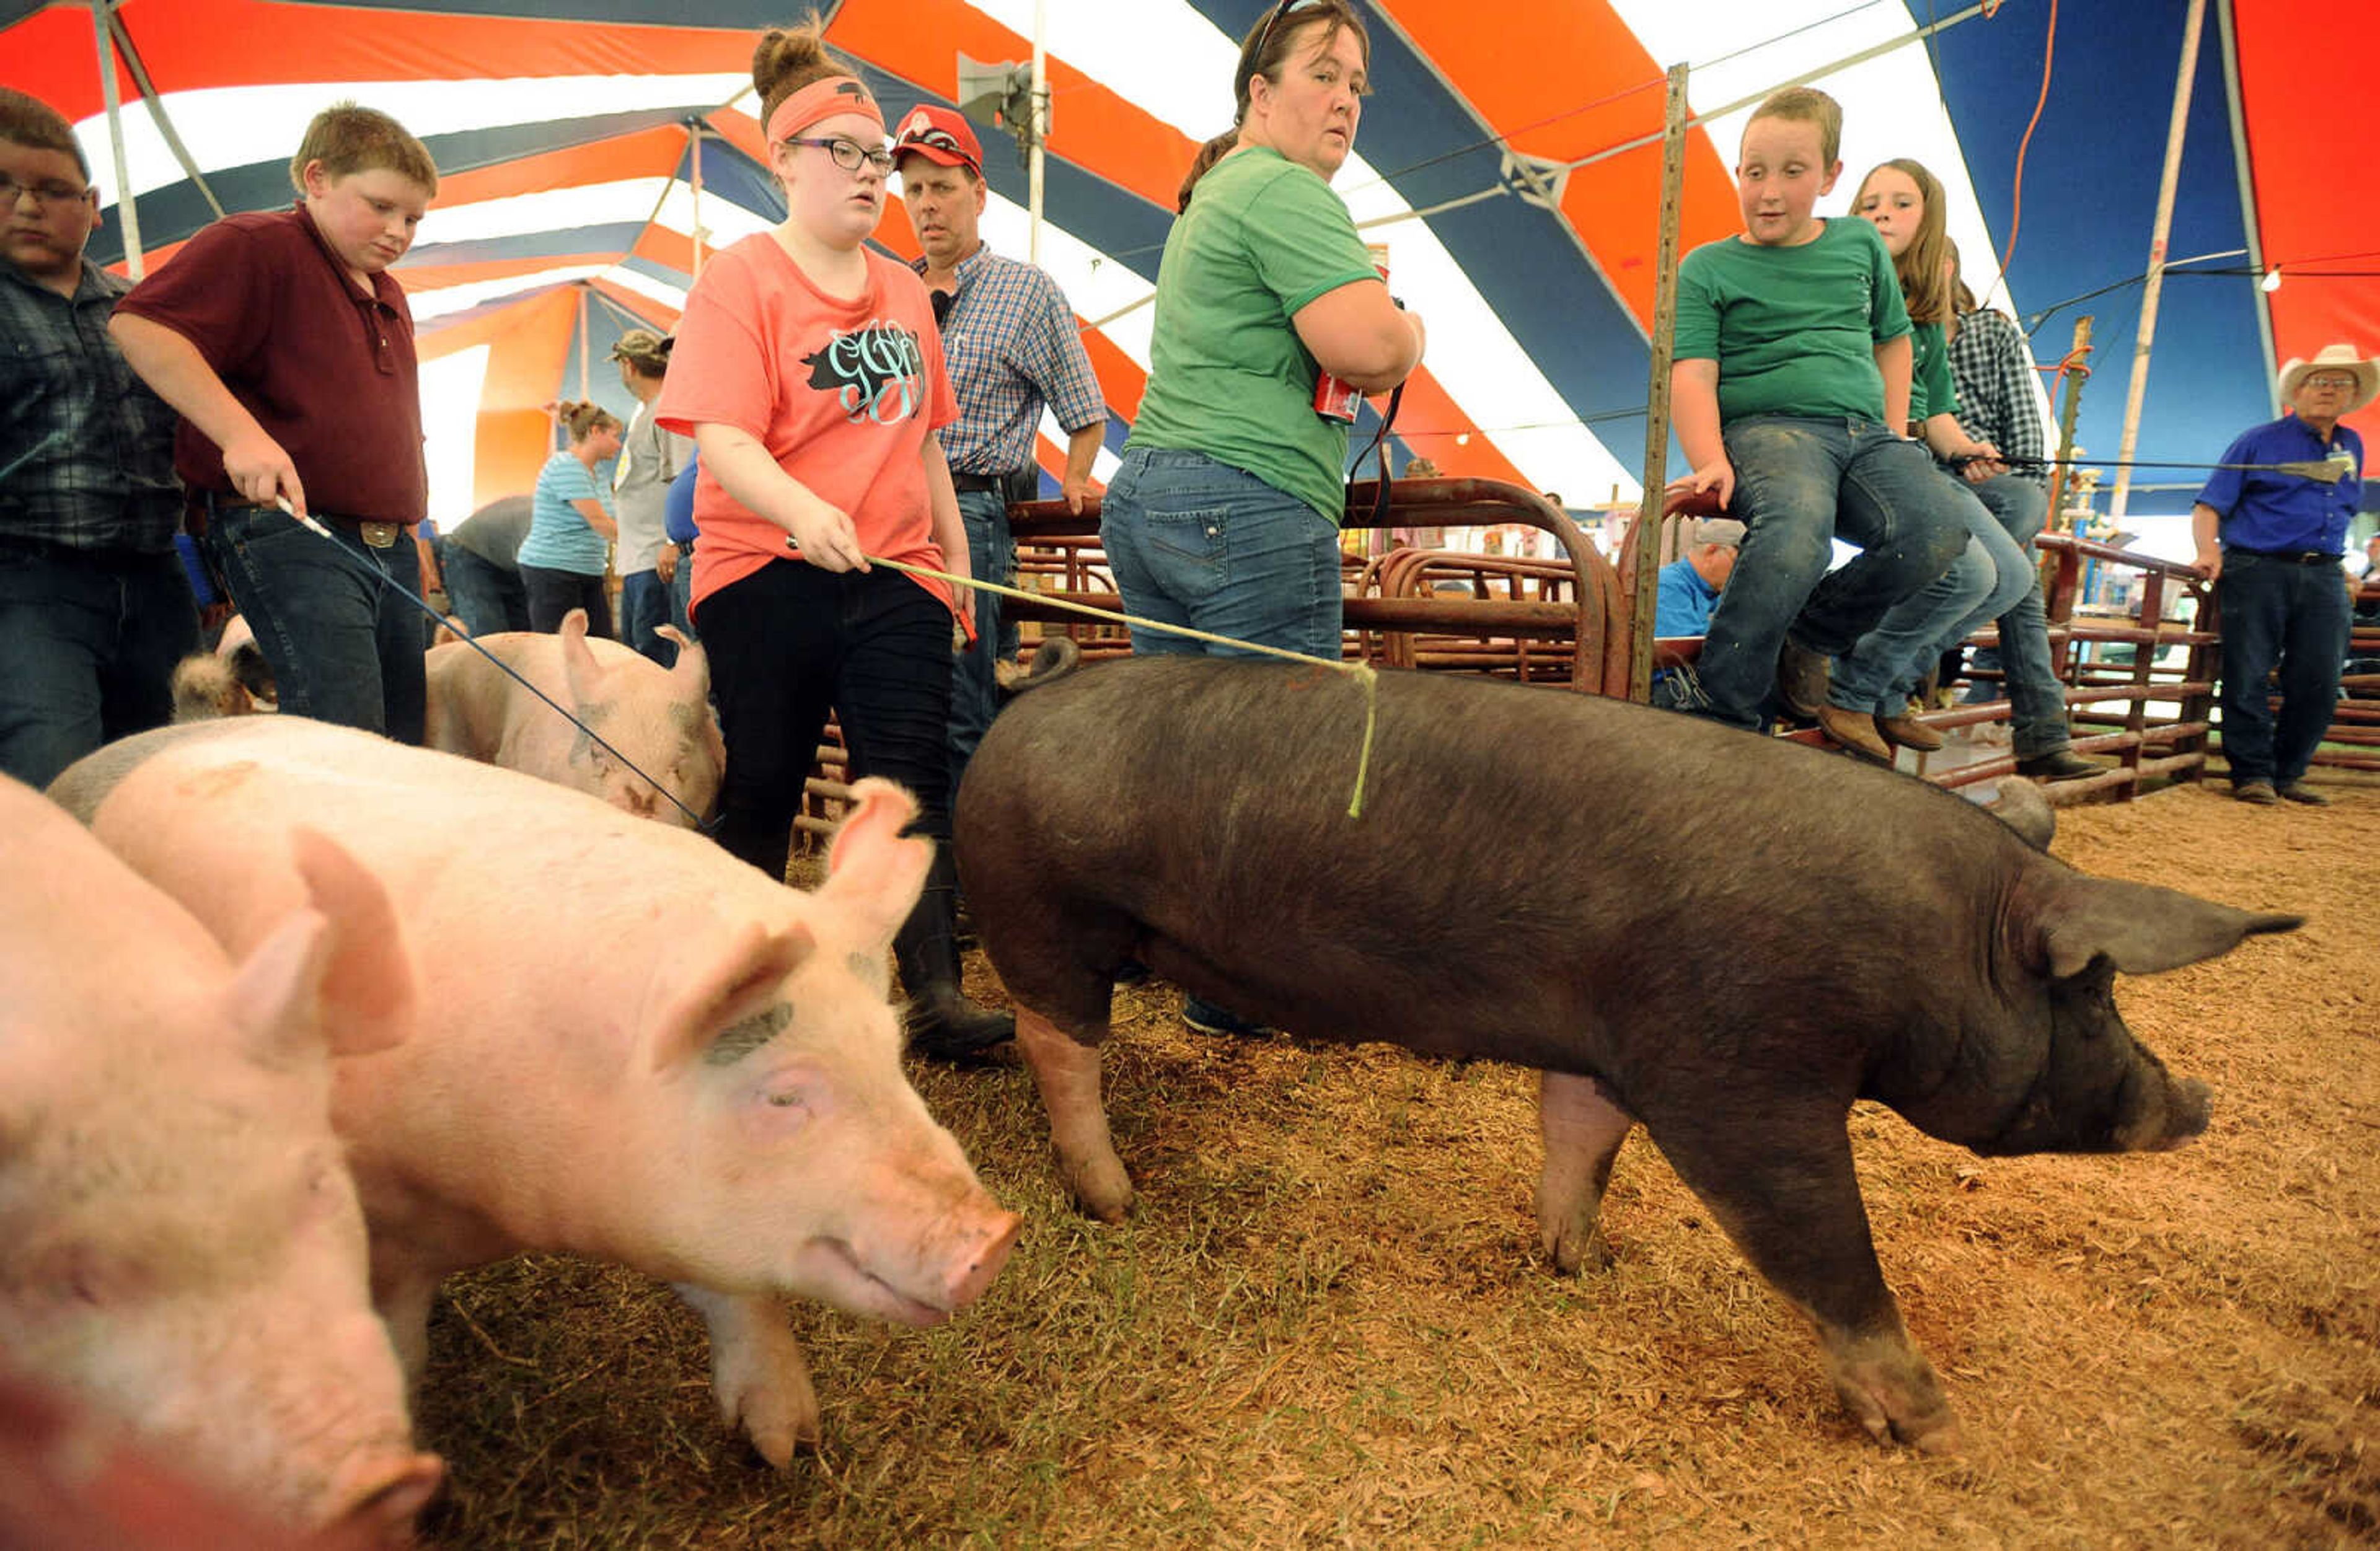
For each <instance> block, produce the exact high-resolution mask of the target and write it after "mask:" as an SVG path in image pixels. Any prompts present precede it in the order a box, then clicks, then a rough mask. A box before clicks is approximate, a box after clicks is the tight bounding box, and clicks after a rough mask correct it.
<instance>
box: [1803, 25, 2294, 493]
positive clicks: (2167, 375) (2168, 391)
mask: <svg viewBox="0 0 2380 1551" xmlns="http://www.w3.org/2000/svg"><path fill="white" fill-rule="evenodd" d="M1908 5H1909V10H1910V13H1911V14H1912V16H1913V17H1915V18H1918V19H1920V20H1924V19H1926V18H1927V17H1928V14H1929V13H1930V12H1933V11H1937V10H1945V11H1946V10H1948V9H1949V6H1948V5H1947V3H1946V4H1942V5H1938V6H1937V5H1932V4H1929V3H1928V0H1908ZM2139 19H2140V17H2139V14H2138V11H2137V7H2135V6H2132V5H2131V4H2130V3H2129V0H2064V6H2063V8H2062V10H2061V11H2060V14H2059V17H2058V42H2059V51H2058V58H2057V61H2056V68H2055V69H2054V70H2053V72H2052V74H2051V78H2050V93H2049V101H2048V103H2047V104H2046V106H2045V107H2044V108H2043V110H2042V115H2041V123H2040V126H2039V127H2037V128H2035V129H2034V135H2033V144H2032V147H2031V149H2030V150H2029V151H2028V152H2027V155H2026V165H2025V175H2026V176H2025V183H2024V209H2023V212H2022V220H2021V222H2020V223H2019V224H2018V227H2017V234H2016V253H2015V257H2014V260H2013V262H2012V263H2011V265H2010V285H2011V286H2013V287H2014V289H2015V294H2016V295H2017V297H2019V298H2020V299H2021V300H2022V303H2023V305H2024V307H2025V309H2026V310H2027V312H2028V314H2029V316H2028V317H2027V318H2026V319H2025V322H2026V324H2027V326H2028V328H2029V329H2030V330H2032V332H2033V333H2034V357H2036V358H2037V359H2041V360H2045V361H2049V360H2055V359H2057V358H2058V357H2059V356H2061V355H2063V354H2064V353H2065V352H2066V349H2067V347H2068V345H2070V342H2071V340H2072V337H2073V329H2074V320H2075V318H2076V317H2077V316H2078V315H2080V314H2083V313H2089V314H2091V315H2092V318H2093V320H2094V330H2093V344H2094V346H2095V353H2094V355H2093V357H2092V360H2093V362H2094V363H2095V366H2096V367H2097V368H2098V369H2099V370H2098V375H2097V376H2096V377H2095V378H2093V379H2092V381H2091V382H2090V384H2089V386H2088V387H2087V388H2086V389H2085V391H2084V393H2083V405H2082V415H2081V419H2080V426H2079V429H2078V432H2077V440H2078V442H2080V443H2081V444H2082V445H2083V448H2084V449H2085V450H2086V451H2087V452H2088V453H2090V454H2096V455H2098V456H2100V457H2106V458H2113V457H2114V456H2115V455H2116V452H2117V448H2118V444H2119V440H2120V438H2121V435H2122V430H2123V413H2124V400H2125V395H2126V393H2127V391H2128V388H2129V384H2130V380H2131V361H2132V353H2133V345H2134V342H2135V340H2136V339H2137V338H2138V334H2139V321H2140V309H2141V298H2142V294H2143V287H2142V286H2141V285H2138V284H2132V285H2126V286H2125V287H2124V288H2123V289H2120V290H2117V291H2112V292H2109V293H2108V294H2107V295H2104V296H2097V297H2091V298H2090V299H2089V300H2088V301H2083V302H2080V303H2077V304H2076V305H2074V306H2072V307H2070V308H2065V309H2060V310H2058V311H2057V312H2056V313H2054V314H2053V315H2052V316H2050V317H2048V318H2046V319H2045V320H2041V321H2039V322H2038V324H2036V323H2035V321H2034V316H2031V315H2036V314H2038V313H2039V311H2040V310H2041V309H2046V308H2050V307H2054V306H2056V305H2057V304H2058V303H2059V302H2061V301H2063V300H2065V298H2067V297H2077V296H2081V295H2082V294H2083V293H2084V292H2086V291H2093V290H2096V289H2098V288H2099V287H2101V286H2104V285H2120V284H2122V283H2124V282H2126V281H2130V280H2132V278H2133V277H2135V276H2138V275H2140V274H2142V273H2143V272H2144V271H2145V270H2146V269H2147V268H2148V248H2149V234H2150V229H2151V226H2152V224H2153V223H2154V221H2155V216H2156V198H2157V182H2158V176H2159V173H2160V171H2161V169H2162V168H2163V166H2164V163H2165V142H2166V131H2167V128H2168V124H2169V122H2170V119H2171V116H2172V112H2173V82H2174V72H2175V68H2176V67H2177V66H2178V65H2179V64H2180V43H2179V39H2178V37H2177V36H2176V33H2177V32H2178V29H2174V28H2166V27H2154V28H2151V27H2142V26H2140V25H2138V22H2139ZM2046 31H2047V12H2046V10H2043V9H2041V8H2039V7H2036V6H2010V7H2008V8H2007V9H2005V10H2003V11H2002V12H2001V13H2000V15H1999V16H1998V18H1996V19H1995V20H1992V21H1980V20H1979V21H1973V22H1969V23H1966V24H1964V25H1961V26H1958V27H1953V28H1950V29H1949V30H1946V31H1944V32H1941V33H1939V34H1937V37H1936V41H1935V48H1936V58H1937V73H1938V75H1939V77H1940V79H1941V83H1942V91H1943V100H1944V102H1945V103H1946V104H1947V105H1948V107H1949V113H1950V120H1951V123H1952V125H1953V126H1954V127H1956V129H1957V131H1958V135H1959V141H1960V145H1961V149H1962V150H1963V151H1964V153H1965V156H1966V161H1967V176H1968V177H1969V178H1970V179H1971V180H1972V181H1973V184H1974V188H1975V196H1976V198H1977V199H1978V200H1980V201H1981V202H1982V204H1983V208H1984V213H1985V216H1986V218H1987V219H1988V220H1989V222H1990V224H1991V227H1992V231H1993V234H1994V236H1995V237H1996V238H1997V239H1998V240H1999V241H2001V242H2006V241H2007V240H2008V230H2009V224H2010V212H2011V208H2012V203H2013V195H2014V187H2015V179H2016V151H2017V145H2018V142H2019V141H2020V140H2021V139H2022V138H2023V135H2024V130H2025V125H2026V122H2027V121H2028V120H2029V119H2030V118H2031V117H2032V115H2033V102H2034V91H2025V92H2023V93H2022V94H2017V93H2010V92H2007V91H2005V90H2001V89H1998V88H1996V87H1995V85H1994V84H1993V83H1996V82H1998V83H2005V82H2008V81H2010V80H2025V81H2037V80H2038V79H2040V72H2041V58H2042V47H2043V42H2044V41H2045V38H2046ZM2205 34H2206V35H2205V38H2204V43H2203V45H2202V49H2203V52H2202V53H2201V55H2200V56H2199V62H2198V73H2197V75H2196V77H2195V78H2194V79H2193V81H2192V88H2191V105H2190V118H2189V123H2188V126H2187V128H2186V129H2185V131H2184V136H2185V138H2184V141H2183V151H2182V164H2181V174H2180V182H2179V184H2178V186H2177V191H2176V199H2175V204H2174V212H2173V226H2172V233H2171V236H2170V238H2169V241H2168V248H2167V251H2168V253H2169V254H2170V255H2172V256H2173V257H2175V258H2187V257H2190V256H2192V255H2194V254H2200V253H2212V252H2223V251H2226V250H2228V249H2232V248H2244V247H2245V246H2246V239H2245V236H2244V232H2245V224H2244V222H2243V221H2242V219H2241V215H2240V200H2239V181H2238V177H2237V174H2236V172H2235V171H2234V166H2233V158H2232V150H2231V127H2230V119H2229V112H2228V104H2227V103H2226V100H2225V97H2226V90H2225V86H2224V80H2223V69H2222V51H2221V48H2220V45H2219V42H2218V40H2217V37H2216V28H2215V27H2214V26H2213V25H2212V23H2211V22H2210V24H2209V25H2208V26H2207V28H2206V30H2205ZM2078 40H2087V42H2078ZM2085 49H2087V51H2088V57H2087V58H2085V57H2083V50H2085ZM1864 170H1865V169H1864V168H1851V169H1846V176H1845V179H1844V181H1845V182H1846V183H1852V181H1853V180H1854V179H1855V178H1857V177H1858V176H1861V174H1862V173H1864ZM2246 265H2247V260H2246V259H2245V258H2244V257H2235V258H2229V259H2222V260H2216V261H2214V262H2213V263H2212V265H2211V266H2210V267H2212V268H2218V269H2235V270H2236V269H2244V268H2245V267H2246ZM2253 284H2254V283H2253V277H2250V276H2247V275H2240V274H2233V275H2198V276H2194V277H2193V276H2192V274H2191V269H2190V267H2189V266H2185V267H2183V268H2180V269H2177V270H2172V271H2169V272H2168V273H2167V276H2166V284H2165V288H2164V295H2163V297H2162V298H2161V299H2160V301H2159V303H2158V309H2157V329H2156V338H2155V345H2154V348H2153V349H2152V351H2151V356H2150V370H2149V380H2148V388H2147V397H2146V399H2145V402H2144V405H2143V416H2142V425H2143V440H2142V442H2141V444H2140V446H2139V448H2138V449H2137V450H2136V452H2135V454H2134V455H2135V456H2138V457H2141V458H2143V459H2162V460H2171V461H2181V460H2193V459H2194V460H2200V461H2204V460H2205V459H2209V458H2212V457H2214V456H2215V455H2216V454H2218V453H2219V452H2220V451H2221V450H2222V448H2223V447H2224V446H2226V445H2228V443H2229V442H2230V441H2231V439H2232V438H2233V437H2234V436H2236V435H2238V434H2239V433H2240V431H2242V430H2246V429H2247V428H2248V427H2249V426H2252V425H2254V424H2257V423H2259V422H2261V421H2264V420H2266V419H2269V418H2272V406H2271V399H2270V396H2269V394H2268V393H2267V391H2266V385H2265V382H2262V381H2260V380H2259V379H2258V378H2256V377H2253V376H2247V375H2244V374H2242V373H2241V372H2240V370H2239V365H2240V362H2242V361H2256V360H2259V359H2261V358H2262V340H2261V335H2260V333H2259V331H2258V329H2257V326H2256V313H2255V307H2256V302H2257V297H2256V293H2255V291H2254V289H2253ZM1997 305H1998V306H1999V307H2001V308H2003V309H2005V308H2006V307H2007V306H2008V298H2007V296H2006V294H2003V295H2002V296H2001V297H1999V298H1998V303H1997ZM2140 472H2141V474H2142V477H2143V482H2159V483H2163V482H2164V481H2162V480H2158V479H2157V478H2156V477H2157V475H2158V474H2159V473H2160V472H2161V471H2159V470H2154V469H2144V470H2142V471H2140ZM2191 493H2192V492H2191V491H2147V492H2142V496H2141V497H2136V499H2135V500H2134V502H2133V507H2132V509H2133V510H2136V511H2143V512H2151V513H2174V512H2182V511H2187V510H2188V509H2189V506H2190V497H2191Z"/></svg>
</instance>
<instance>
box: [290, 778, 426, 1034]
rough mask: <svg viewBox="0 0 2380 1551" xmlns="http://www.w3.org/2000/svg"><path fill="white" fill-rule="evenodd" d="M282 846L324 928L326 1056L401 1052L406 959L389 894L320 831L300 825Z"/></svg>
mask: <svg viewBox="0 0 2380 1551" xmlns="http://www.w3.org/2000/svg"><path fill="white" fill-rule="evenodd" d="M289 840H290V846H291V849H292V851H293V852H294V853H295V854H296V856H297V872H298V876H299V877H301V878H304V879H305V880H306V889H307V891H308V892H309V893H310V894H311V895H312V896H313V905H314V908H315V909H316V910H317V911H320V912H321V913H322V917H323V919H324V920H326V921H327V922H329V924H330V935H329V940H328V942H327V944H326V947H327V949H328V957H327V959H326V961H325V963H323V965H322V988H321V993H320V994H321V997H322V1012H323V1023H324V1025H325V1026H326V1027H327V1028H328V1029H329V1031H330V1035H331V1049H332V1053H333V1054H334V1055H342V1056H360V1055H368V1054H370V1052H371V1051H374V1050H385V1049H387V1048H389V1047H391V1046H393V1045H400V1044H403V1043H404V1042H405V1040H406V1039H407V1037H408V1036H410V1035H411V1034H412V1033H413V1023H414V1017H415V997H414V975H413V958H412V955H411V954H410V953H408V952H407V951H406V944H405V927H404V926H403V924H402V923H400V922H399V921H398V920H397V916H396V905H395V902H393V901H391V900H390V899H389V897H388V890H387V889H386V888H385V887H383V885H382V883H381V880H380V878H378V877H376V876H375V875H374V874H373V873H372V872H371V870H370V868H368V867H366V866H364V865H363V864H362V863H361V862H358V861H357V860H356V859H355V857H354V856H353V855H352V854H349V853H348V852H347V850H346V848H345V847H344V846H342V845H340V844H339V842H336V841H334V840H333V839H331V837H330V836H328V835H326V834H323V833H322V832H321V831H320V830H311V829H308V828H306V827H305V826H304V825H299V826H298V827H297V829H296V830H293V831H291V834H290V837H289Z"/></svg>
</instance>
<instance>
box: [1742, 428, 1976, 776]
mask: <svg viewBox="0 0 2380 1551" xmlns="http://www.w3.org/2000/svg"><path fill="white" fill-rule="evenodd" d="M1726 438H1727V454H1728V460H1729V461H1730V463H1732V464H1733V465H1734V466H1735V498H1734V501H1733V503H1731V505H1730V515H1732V516H1734V517H1737V518H1739V519H1741V520H1742V522H1743V525H1744V535H1743V545H1742V547H1741V549H1740V551H1739V552H1738V554H1737V557H1736V563H1735V573H1734V575H1733V576H1730V577H1729V578H1728V584H1727V588H1726V590H1725V591H1723V592H1721V593H1720V594H1719V597H1718V608H1717V609H1716V610H1715V611H1714V612H1712V614H1711V622H1710V628H1709V630H1708V631H1707V632H1706V635H1705V636H1704V638H1703V649H1702V656H1701V658H1700V660H1699V664H1698V667H1699V673H1700V677H1701V679H1702V686H1703V692H1704V693H1705V694H1706V695H1707V696H1708V697H1710V702H1711V703H1710V706H1709V708H1708V709H1706V711H1705V712H1704V713H1703V714H1705V715H1706V716H1709V717H1710V718H1712V719H1713V720H1714V721H1724V722H1726V723H1728V724H1729V725H1730V726H1735V727H1746V728H1755V729H1756V728H1758V727H1759V726H1760V725H1761V724H1762V721H1763V720H1764V710H1765V706H1766V702H1767V699H1768V696H1769V691H1770V688H1771V686H1772V685H1774V683H1775V681H1776V677H1777V655H1778V652H1779V650H1780V649H1781V648H1783V646H1784V644H1785V636H1786V634H1787V632H1788V631H1789V630H1790V631H1791V633H1792V636H1793V637H1794V639H1795V640H1796V641H1797V642H1798V643H1799V644H1801V645H1802V646H1804V647H1806V648H1809V649H1811V650H1813V651H1816V652H1821V653H1824V654H1826V655H1828V656H1832V655H1834V654H1836V653H1838V652H1844V651H1849V650H1850V649H1851V648H1852V647H1853V646H1854V645H1855V644H1857V642H1858V640H1859V638H1860V637H1861V636H1864V635H1866V634H1867V633H1868V632H1869V631H1870V630H1872V629H1874V628H1875V626H1876V622H1877V621H1878V620H1880V619H1882V618H1883V617H1884V615H1885V612H1886V611H1888V610H1889V609H1890V608H1891V607H1892V606H1893V605H1894V604H1895V603H1898V602H1900V600H1902V599H1904V598H1907V597H1909V596H1910V595H1911V594H1913V593H1915V592H1917V591H1919V590H1920V589H1921V588H1924V587H1925V585H1926V584H1927V583H1929V582H1931V581H1933V580H1934V578H1936V577H1937V576H1940V575H1941V574H1942V573H1943V572H1945V571H1947V570H1949V568H1950V563H1951V562H1953V561H1955V560H1957V559H1958V558H1959V553H1960V551H1961V550H1963V549H1965V548H1966V544H1967V527H1966V525H1965V524H1964V523H1963V522H1961V521H1960V520H1959V518H1958V517H1957V516H1956V515H1953V514H1952V513H1951V512H1950V511H1949V509H1948V507H1947V506H1946V505H1945V503H1943V502H1942V501H1941V499H1940V496H1939V493H1938V491H1937V479H1938V476H1937V475H1936V473H1935V472H1934V461H1933V459H1932V458H1931V457H1930V456H1929V455H1928V454H1926V452H1925V448H1923V447H1921V446H1919V445H1918V444H1917V443H1915V442H1904V441H1902V440H1901V439H1900V438H1899V437H1897V436H1894V435H1893V434H1892V433H1891V432H1889V431H1888V430H1885V429H1884V428H1883V427H1882V426H1879V425H1876V424H1874V423H1872V422H1869V421H1865V420H1843V419H1816V418H1805V417H1802V416H1793V415H1753V416H1747V417H1745V418H1743V419H1740V420H1737V421H1736V422H1735V423H1733V424H1732V425H1730V426H1729V427H1728V428H1727V431H1726ZM1838 535H1840V537H1841V538H1842V539H1844V541H1845V542H1847V543H1852V544H1857V545H1858V546H1859V547H1860V551H1861V552H1860V553H1859V554H1858V555H1857V556H1856V557H1854V558H1853V559H1852V561H1851V562H1850V563H1848V564H1846V565H1844V566H1843V567H1842V568H1841V569H1840V570H1839V571H1836V572H1834V573H1833V574H1832V575H1829V574H1828V571H1827V563H1828V561H1829V560H1830V559H1832V558H1833V549H1832V546H1831V544H1830V543H1829V540H1831V539H1834V538H1835V537H1837V536H1838Z"/></svg>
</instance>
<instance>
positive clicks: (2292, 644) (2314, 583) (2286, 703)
mask: <svg viewBox="0 0 2380 1551" xmlns="http://www.w3.org/2000/svg"><path fill="white" fill-rule="evenodd" d="M2215 597H2216V603H2217V605H2218V606H2219V607H2220V609H2221V610H2222V613H2223V693H2222V704H2223V757H2224V758H2225V759H2226V760H2228V762H2229V763H2230V766H2231V781H2232V783H2233V784H2234V785H2237V784H2239V783H2240V782H2247V781H2270V782H2279V783H2281V784H2284V785H2286V784H2287V783H2289V782H2293V781H2296V780H2298V779H2299V778H2300V777H2301V776H2303V775H2304V774H2305V773H2306V767H2307V766H2308V765H2310V764H2312V763H2313V751H2314V749H2315V748H2316V747H2317V746H2318V745H2320V744H2321V743H2322V735H2323V733H2325V732H2326V731H2327V730H2328V729H2329V727H2330V719H2331V716H2332V714H2333V712H2334V711H2336V710H2337V709H2338V675H2339V671H2340V668H2341V666H2342V664H2343V663H2344V662H2345V660H2346V658H2347V629H2348V604H2347V588H2346V585H2345V583H2344V582H2343V581H2342V580H2341V579H2340V576H2339V570H2338V566H2336V565H2300V564H2299V563H2296V562H2295V561H2290V560H2275V559H2272V558H2270V557H2268V556H2265V555H2255V554H2248V553H2245V552H2244V551H2240V550H2229V549H2227V550H2225V551H2223V575H2222V576H2219V577H2217V578H2216V582H2215ZM2275 668H2278V669H2279V670H2280V675H2281V677H2280V690H2281V710H2280V715H2279V717H2278V718H2276V717H2275V716H2274V714H2273V709H2272V703H2271V699H2270V697H2269V694H2268V691H2267V689H2266V685H2265V680H2266V679H2267V678H2268V677H2269V676H2270V675H2271V674H2272V673H2273V671H2274V669H2275Z"/></svg>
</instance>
